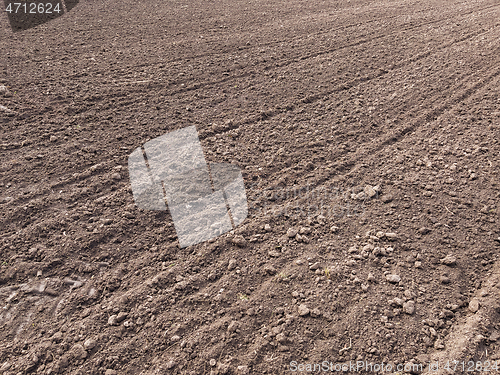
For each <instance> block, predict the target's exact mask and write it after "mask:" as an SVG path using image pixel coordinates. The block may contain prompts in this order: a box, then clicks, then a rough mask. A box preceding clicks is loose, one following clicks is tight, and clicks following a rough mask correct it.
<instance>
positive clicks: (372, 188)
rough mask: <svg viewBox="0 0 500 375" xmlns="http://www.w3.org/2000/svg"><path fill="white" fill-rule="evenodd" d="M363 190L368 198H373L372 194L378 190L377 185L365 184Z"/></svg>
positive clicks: (375, 193)
mask: <svg viewBox="0 0 500 375" xmlns="http://www.w3.org/2000/svg"><path fill="white" fill-rule="evenodd" d="M364 191H365V194H366V195H367V196H368V198H373V197H374V196H376V195H377V192H378V191H379V187H378V186H370V185H366V186H365V190H364Z"/></svg>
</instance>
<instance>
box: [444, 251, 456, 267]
mask: <svg viewBox="0 0 500 375" xmlns="http://www.w3.org/2000/svg"><path fill="white" fill-rule="evenodd" d="M440 262H441V263H442V264H444V265H446V266H454V265H456V264H457V258H455V257H454V256H453V255H451V254H448V255H447V256H446V257H444V258H443V259H441V260H440Z"/></svg>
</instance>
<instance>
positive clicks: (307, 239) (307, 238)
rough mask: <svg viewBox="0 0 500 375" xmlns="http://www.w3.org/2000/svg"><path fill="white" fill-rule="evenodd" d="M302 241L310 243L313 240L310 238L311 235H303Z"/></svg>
mask: <svg viewBox="0 0 500 375" xmlns="http://www.w3.org/2000/svg"><path fill="white" fill-rule="evenodd" d="M297 236H298V234H297ZM300 241H301V242H303V243H309V242H311V240H310V239H309V237H307V236H306V235H303V236H301V238H300ZM297 242H298V241H297Z"/></svg>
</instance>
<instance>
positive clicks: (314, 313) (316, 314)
mask: <svg viewBox="0 0 500 375" xmlns="http://www.w3.org/2000/svg"><path fill="white" fill-rule="evenodd" d="M310 313H311V316H312V317H313V318H319V317H320V316H321V312H320V311H319V309H318V308H315V309H312V310H311V311H310Z"/></svg>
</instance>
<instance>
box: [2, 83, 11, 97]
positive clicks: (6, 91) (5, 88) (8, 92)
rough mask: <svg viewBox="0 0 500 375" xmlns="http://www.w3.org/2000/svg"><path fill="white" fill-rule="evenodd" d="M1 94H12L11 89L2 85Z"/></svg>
mask: <svg viewBox="0 0 500 375" xmlns="http://www.w3.org/2000/svg"><path fill="white" fill-rule="evenodd" d="M0 95H3V96H4V97H6V98H8V97H10V96H12V94H11V93H10V91H9V89H8V88H7V87H6V86H4V85H0Z"/></svg>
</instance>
